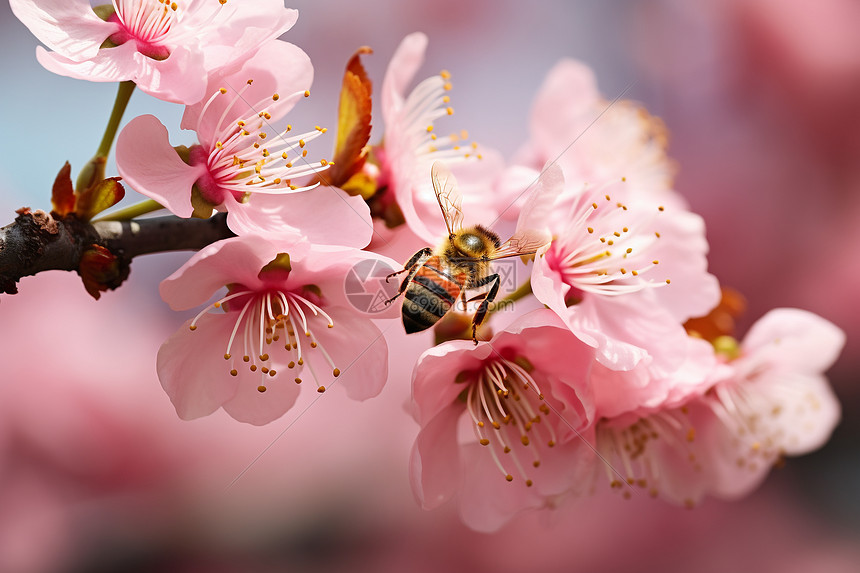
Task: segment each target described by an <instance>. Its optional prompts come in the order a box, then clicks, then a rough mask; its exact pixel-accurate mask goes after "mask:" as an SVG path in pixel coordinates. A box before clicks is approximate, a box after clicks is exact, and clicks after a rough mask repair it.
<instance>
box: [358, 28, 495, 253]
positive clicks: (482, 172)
mask: <svg viewBox="0 0 860 573" xmlns="http://www.w3.org/2000/svg"><path fill="white" fill-rule="evenodd" d="M426 48H427V36H425V35H424V34H421V33H414V34H410V35H409V36H407V37H406V38H404V39H403V41H402V42H401V43H400V46H399V47H398V48H397V51H396V52H395V53H394V56H393V57H392V58H391V63H390V64H389V66H388V70H387V72H386V74H385V78H384V80H383V83H382V92H381V108H380V109H381V110H382V117H383V120H384V122H385V137H384V140H383V145H382V146H379V147H376V148H374V154H375V155H376V157H377V159H378V160H379V162H380V173H379V185H378V186H379V187H380V188H385V189H386V190H385V191H384V192H385V193H393V197H394V199H395V200H396V202H397V205H398V206H399V207H400V210H401V211H402V213H403V217H404V219H405V220H406V224H407V225H408V227H409V228H410V229H411V230H412V231H413V232H414V233H415V234H417V235H418V236H419V237H421V239H423V240H424V241H426V242H429V243H435V242H437V241H438V240H439V239H440V238H441V237H443V236H445V234H446V231H445V224H444V221H443V220H442V217H441V216H440V215H439V206H438V204H437V203H436V198H435V195H434V193H433V188H432V185H431V182H430V175H429V174H430V167H431V166H432V164H433V163H434V162H435V161H437V160H442V161H445V163H446V164H447V165H448V166H449V167H450V168H451V170H452V171H453V172H454V174H455V175H456V176H457V178H458V179H459V180H460V183H461V191H462V195H463V212H464V214H465V216H466V222H467V223H484V224H491V223H492V222H493V221H494V220H495V219H496V218H497V215H498V213H499V212H500V210H501V209H499V208H498V207H496V203H497V199H496V198H495V197H494V195H493V194H492V186H491V183H492V180H493V179H494V178H495V177H496V176H497V175H498V173H499V171H501V169H502V167H503V165H502V159H501V157H500V156H499V154H498V153H497V152H495V151H492V150H487V149H483V148H479V147H478V145H477V144H475V143H471V144H470V143H468V141H466V139H467V137H468V134H466V133H465V132H463V133H457V134H454V135H451V136H444V135H437V128H436V121H437V120H438V119H440V118H443V117H445V116H447V115H452V114H453V113H454V109H453V108H452V107H451V105H450V96H449V95H448V94H449V92H450V90H451V82H450V74H449V73H448V72H446V71H443V72H441V73H440V74H439V75H436V76H431V77H429V78H427V79H425V80H423V81H422V82H420V83H419V84H418V85H417V86H415V88H414V89H413V90H412V91H411V92H410V93H409V94H408V95H406V89H407V86H408V85H409V83H410V82H411V81H412V79H413V78H414V77H415V74H416V73H417V71H418V68H419V67H421V64H422V62H423V60H424V52H425V50H426Z"/></svg>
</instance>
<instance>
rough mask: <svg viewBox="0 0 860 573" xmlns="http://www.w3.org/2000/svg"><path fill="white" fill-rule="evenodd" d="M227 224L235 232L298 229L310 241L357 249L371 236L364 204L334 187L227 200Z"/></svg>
mask: <svg viewBox="0 0 860 573" xmlns="http://www.w3.org/2000/svg"><path fill="white" fill-rule="evenodd" d="M227 225H228V226H229V227H230V229H231V230H232V231H233V232H234V233H236V234H237V235H246V234H269V235H273V236H277V235H279V234H283V233H286V234H287V235H292V234H294V233H296V232H300V233H302V234H303V235H304V236H305V237H306V238H307V240H308V241H310V242H311V243H314V244H322V245H341V246H347V247H355V248H359V249H360V248H362V247H364V246H366V245H367V244H368V243H369V242H370V238H371V236H372V235H373V223H372V221H371V218H370V208H369V207H368V206H367V203H365V201H364V200H363V199H362V198H361V197H359V196H356V197H351V196H349V195H348V194H346V193H345V192H343V191H341V190H340V189H337V188H335V187H317V188H315V189H311V190H310V191H301V192H298V193H289V194H286V195H264V194H254V195H252V196H251V197H250V198H249V199H248V201H247V202H246V203H235V202H234V203H228V204H227Z"/></svg>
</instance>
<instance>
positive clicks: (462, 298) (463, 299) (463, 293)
mask: <svg viewBox="0 0 860 573" xmlns="http://www.w3.org/2000/svg"><path fill="white" fill-rule="evenodd" d="M468 302H469V301H467V300H466V289H463V290H461V291H460V303H461V304H462V305H463V312H466V304H468Z"/></svg>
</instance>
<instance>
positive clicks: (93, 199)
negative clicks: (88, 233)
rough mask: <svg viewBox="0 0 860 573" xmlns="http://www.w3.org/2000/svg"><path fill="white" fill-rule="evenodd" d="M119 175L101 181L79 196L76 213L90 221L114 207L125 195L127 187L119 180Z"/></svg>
mask: <svg viewBox="0 0 860 573" xmlns="http://www.w3.org/2000/svg"><path fill="white" fill-rule="evenodd" d="M119 179H120V178H119V177H110V178H108V179H104V180H102V181H99V182H98V183H96V184H95V185H93V186H92V187H90V188H89V189H86V190H85V191H83V192H82V193H81V194H80V196H79V197H78V204H77V205H76V206H75V213H76V214H77V215H78V216H79V217H80V218H81V219H84V220H86V221H89V220H90V219H92V218H93V217H95V216H96V215H98V214H99V213H101V212H102V211H104V210H105V209H107V208H109V207H113V206H114V205H116V204H117V203H119V202H120V201H121V200H122V198H123V197H124V196H125V189H123V187H122V185H121V184H120V182H119Z"/></svg>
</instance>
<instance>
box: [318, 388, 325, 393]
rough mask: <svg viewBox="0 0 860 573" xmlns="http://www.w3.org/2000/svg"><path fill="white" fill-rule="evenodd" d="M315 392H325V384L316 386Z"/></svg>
mask: <svg viewBox="0 0 860 573" xmlns="http://www.w3.org/2000/svg"><path fill="white" fill-rule="evenodd" d="M317 392H319V393H320V394H322V393H323V392H325V386H320V387H319V388H317Z"/></svg>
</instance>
